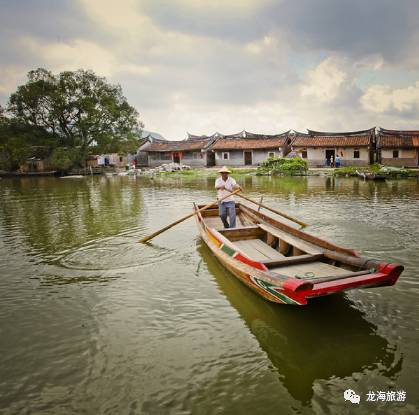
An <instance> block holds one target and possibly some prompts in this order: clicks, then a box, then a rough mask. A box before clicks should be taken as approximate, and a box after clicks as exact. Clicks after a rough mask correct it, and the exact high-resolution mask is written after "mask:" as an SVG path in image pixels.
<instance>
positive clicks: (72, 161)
mask: <svg viewBox="0 0 419 415" xmlns="http://www.w3.org/2000/svg"><path fill="white" fill-rule="evenodd" d="M49 162H50V164H51V166H52V167H53V168H54V169H57V170H60V171H67V170H70V169H71V168H72V167H75V166H76V165H78V164H79V163H80V152H79V151H78V150H77V149H75V148H67V147H57V148H55V149H54V151H53V152H52V154H51V156H50V158H49Z"/></svg>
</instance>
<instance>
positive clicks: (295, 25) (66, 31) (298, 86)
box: [0, 0, 419, 139]
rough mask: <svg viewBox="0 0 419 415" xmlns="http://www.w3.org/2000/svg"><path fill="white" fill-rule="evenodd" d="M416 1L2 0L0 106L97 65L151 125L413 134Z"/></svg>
mask: <svg viewBox="0 0 419 415" xmlns="http://www.w3.org/2000/svg"><path fill="white" fill-rule="evenodd" d="M418 22H419V2H418V0H399V1H395V0H228V1H226V0H212V1H207V0H117V1H115V0H37V1H34V0H0V34H1V42H0V104H2V105H5V104H6V103H7V100H8V97H9V95H10V93H11V92H13V91H14V90H15V89H16V86H17V85H19V84H21V83H24V82H25V79H26V73H27V72H28V71H29V70H31V69H35V68H37V67H45V68H47V69H49V70H51V71H53V72H55V73H57V72H60V71H63V70H75V69H78V68H84V69H92V70H94V71H95V72H96V73H97V74H100V75H102V76H105V77H106V78H107V79H108V80H109V81H110V82H112V83H119V84H121V85H122V88H123V91H124V94H125V96H126V97H127V98H128V101H129V102H130V103H131V105H134V106H135V107H136V108H137V109H138V111H139V112H140V115H141V119H142V121H143V122H144V123H145V128H146V129H147V130H151V131H156V132H159V133H161V134H163V135H164V136H165V137H166V138H168V139H183V138H185V137H186V133H187V132H190V133H193V134H211V133H213V132H215V131H219V132H221V133H225V134H229V133H235V132H237V131H241V130H243V129H246V130H248V131H252V132H261V133H268V134H269V133H277V132H282V131H284V130H288V129H296V130H300V131H303V130H305V129H306V128H310V129H316V130H323V131H324V130H327V131H330V130H333V131H336V130H357V129H366V128H369V127H372V126H375V125H377V126H383V127H385V128H404V129H409V128H411V129H418V128H419V112H418V111H419V24H418Z"/></svg>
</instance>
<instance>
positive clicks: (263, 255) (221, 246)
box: [194, 203, 404, 305]
mask: <svg viewBox="0 0 419 415" xmlns="http://www.w3.org/2000/svg"><path fill="white" fill-rule="evenodd" d="M203 206H204V205H202V206H201V205H196V204H194V210H195V211H196V210H198V209H199V208H200V207H203ZM236 214H237V222H238V227H237V228H234V229H223V225H222V222H221V219H220V218H219V216H218V208H212V209H207V210H205V211H202V212H198V213H197V214H196V216H195V217H196V220H197V224H198V228H199V231H200V233H201V237H202V239H203V240H204V242H205V243H206V244H207V246H208V247H209V248H210V250H211V251H212V252H213V253H214V255H215V256H216V257H217V259H218V260H219V261H220V262H221V263H222V264H223V265H224V266H225V268H227V269H228V270H229V271H230V272H231V273H232V274H234V275H235V276H236V277H237V278H238V279H239V280H240V281H242V282H243V283H244V284H246V285H247V286H248V287H250V288H251V289H252V290H254V291H256V292H257V293H258V294H259V295H261V296H262V297H264V298H265V299H267V300H269V301H272V302H275V303H281V304H295V305H305V304H307V300H309V299H310V298H314V297H319V296H324V295H330V294H335V293H338V292H341V291H346V290H350V289H355V288H371V287H381V286H389V285H394V284H395V283H396V281H397V279H398V278H399V276H400V274H401V273H402V271H403V269H404V267H403V266H402V265H399V264H393V263H387V262H384V261H381V260H377V259H371V258H365V257H361V256H360V255H359V254H358V253H357V252H356V251H354V250H352V249H347V248H342V247H339V246H337V245H334V244H332V243H330V242H328V241H325V240H323V239H320V238H318V237H316V236H314V235H311V234H309V233H307V232H304V231H302V230H299V229H296V228H295V227H294V226H291V225H289V224H288V223H285V222H283V221H280V220H277V219H274V218H273V217H271V216H267V215H265V214H264V213H261V212H259V211H257V210H255V209H252V208H250V207H249V206H247V205H243V204H241V203H236Z"/></svg>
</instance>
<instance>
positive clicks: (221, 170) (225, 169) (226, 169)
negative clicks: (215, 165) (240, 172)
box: [218, 166, 231, 173]
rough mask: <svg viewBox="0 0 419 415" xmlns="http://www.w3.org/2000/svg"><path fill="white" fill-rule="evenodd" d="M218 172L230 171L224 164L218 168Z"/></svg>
mask: <svg viewBox="0 0 419 415" xmlns="http://www.w3.org/2000/svg"><path fill="white" fill-rule="evenodd" d="M218 173H231V171H230V170H229V169H228V168H227V167H226V166H223V167H222V168H221V169H220V170H218Z"/></svg>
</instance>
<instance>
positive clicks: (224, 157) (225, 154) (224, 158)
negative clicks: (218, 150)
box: [223, 152, 230, 160]
mask: <svg viewBox="0 0 419 415" xmlns="http://www.w3.org/2000/svg"><path fill="white" fill-rule="evenodd" d="M223 160H230V153H229V152H225V153H223Z"/></svg>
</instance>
